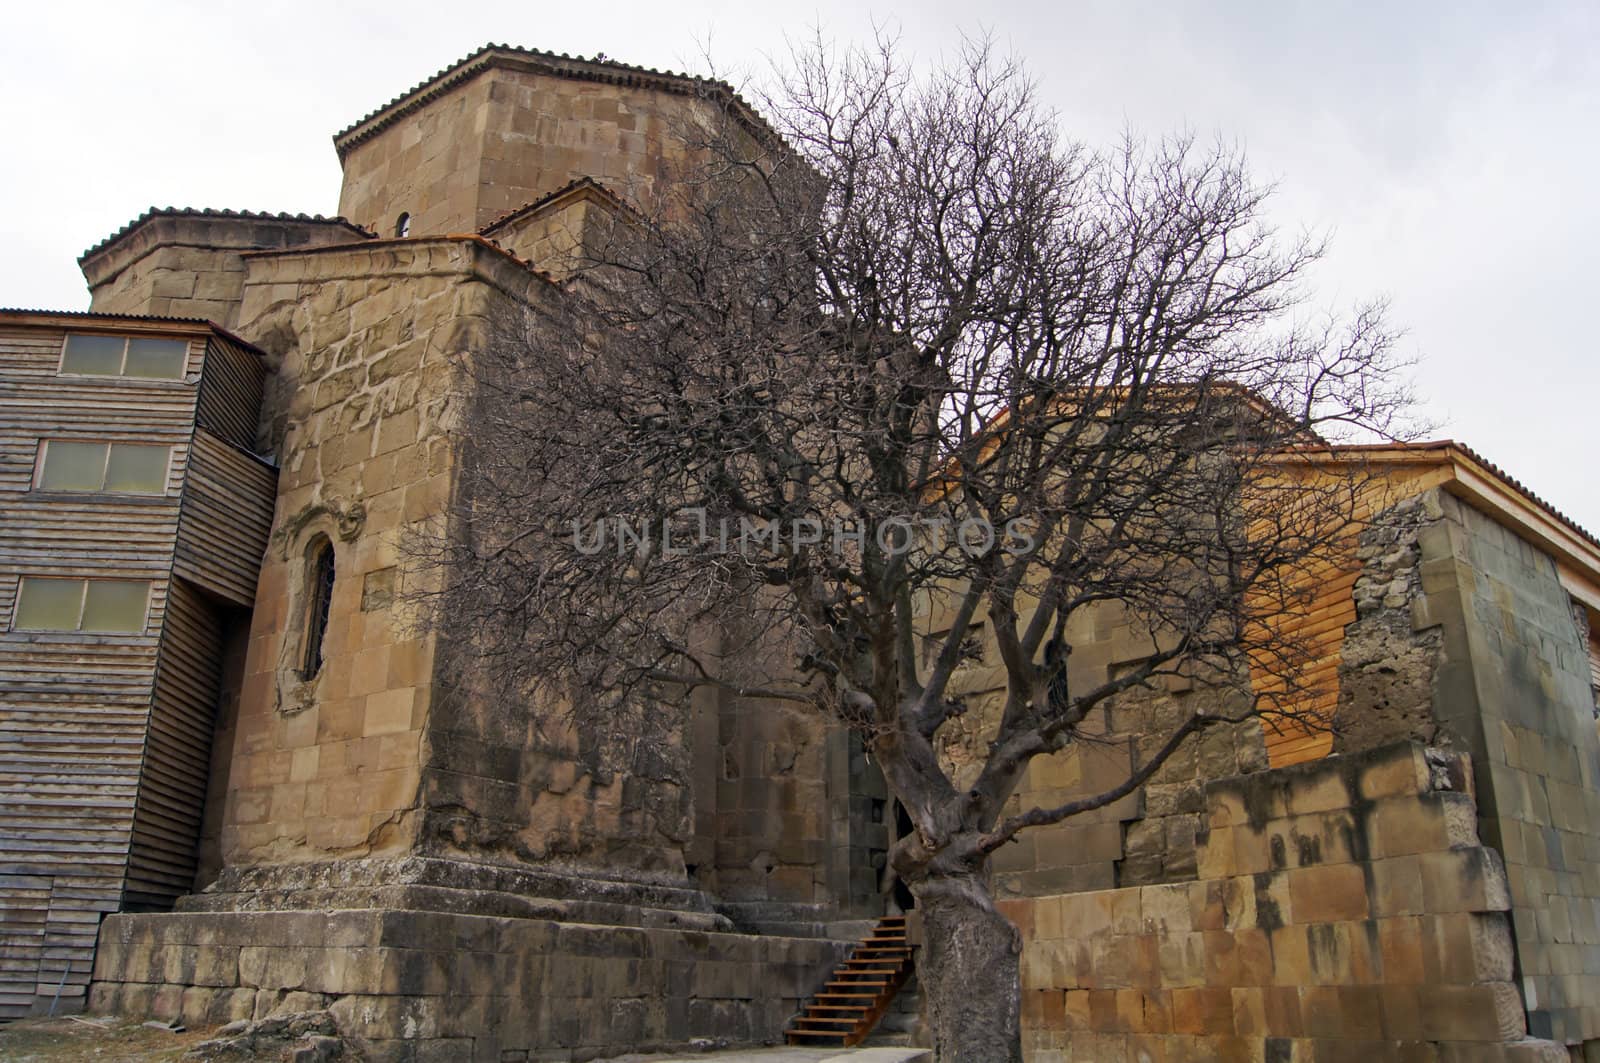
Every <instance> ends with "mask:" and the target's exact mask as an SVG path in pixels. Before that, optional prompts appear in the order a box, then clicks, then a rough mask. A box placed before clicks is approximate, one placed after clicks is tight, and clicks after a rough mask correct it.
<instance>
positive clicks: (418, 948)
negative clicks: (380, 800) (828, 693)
mask: <svg viewBox="0 0 1600 1063" xmlns="http://www.w3.org/2000/svg"><path fill="white" fill-rule="evenodd" d="M847 948H848V943H847V942H833V941H821V940H803V939H798V938H784V937H753V936H745V935H738V934H722V933H706V932H702V931H691V930H681V929H642V928H639V927H622V926H597V925H589V924H582V923H558V922H552V921H549V920H543V919H516V918H506V917H491V916H481V915H461V914H445V913H438V912H420V911H409V910H340V911H333V912H325V911H289V912H205V913H176V914H164V915H140V916H126V915H113V916H111V917H109V918H108V919H107V920H106V922H105V924H104V926H103V928H102V931H101V935H100V948H99V952H98V955H97V957H96V962H95V985H94V989H93V993H92V997H91V1001H90V1008H91V1010H92V1011H95V1012H109V1013H115V1014H119V1015H129V1016H151V1017H154V1018H158V1019H163V1020H171V1019H179V1020H182V1021H183V1022H185V1023H187V1024H189V1025H191V1026H195V1027H199V1026H204V1025H211V1024H220V1023H226V1022H230V1021H233V1020H236V1019H252V1018H256V1019H259V1018H266V1017H268V1016H272V1015H284V1014H291V1013H296V1012H304V1011H311V1010H322V1009H327V1010H328V1011H330V1012H331V1013H332V1016H333V1018H334V1020H335V1021H336V1022H337V1024H338V1027H339V1029H340V1032H341V1033H342V1034H344V1035H345V1036H347V1037H349V1038H352V1039H355V1040H357V1041H358V1043H359V1044H360V1045H361V1047H362V1048H363V1049H364V1051H365V1058H368V1059H371V1060H374V1061H377V1063H382V1061H389V1060H394V1061H400V1060H404V1061H406V1063H508V1061H513V1060H521V1061H527V1060H570V1059H594V1058H597V1057H601V1056H611V1055H617V1054H620V1053H622V1052H625V1051H630V1050H632V1051H649V1050H652V1049H661V1050H666V1049H672V1048H678V1049H681V1048H685V1047H689V1046H690V1045H692V1044H694V1043H696V1042H700V1043H701V1045H700V1046H701V1047H704V1043H705V1042H712V1043H723V1044H726V1043H739V1044H749V1043H755V1044H761V1043H771V1042H775V1041H778V1040H780V1039H781V1036H782V1029H783V1025H784V1023H786V1022H787V1021H788V1020H789V1018H791V1017H792V1016H793V1015H794V1014H795V1012H796V1011H798V1010H799V1007H800V1004H801V1001H802V1000H803V998H805V997H807V996H808V995H809V994H811V993H812V992H813V991H815V989H816V988H817V983H818V981H819V979H820V978H821V977H823V976H824V975H825V974H826V972H827V971H828V970H829V969H831V967H832V966H833V964H834V963H836V962H838V960H839V959H841V958H842V957H843V954H844V952H845V951H846V949H847Z"/></svg>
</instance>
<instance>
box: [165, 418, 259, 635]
mask: <svg viewBox="0 0 1600 1063" xmlns="http://www.w3.org/2000/svg"><path fill="white" fill-rule="evenodd" d="M277 485H278V473H277V470H276V469H274V468H273V467H272V466H270V465H268V464H266V463H265V462H263V461H261V460H260V459H259V458H256V457H255V456H254V455H252V454H249V453H246V452H244V451H242V450H240V449H238V448H236V447H232V446H229V445H228V444H227V443H225V442H223V441H222V440H221V439H219V438H217V437H216V436H214V435H212V434H211V433H210V432H208V431H206V430H205V429H203V428H202V429H199V430H197V431H196V432H195V434H194V445H193V448H192V449H191V452H190V459H189V473H188V477H187V480H186V481H185V484H184V489H183V516H182V520H181V522H180V526H179V531H178V542H177V554H176V560H175V564H174V568H173V571H174V572H175V573H176V574H177V575H179V576H182V577H183V578H185V579H189V580H193V581H194V582H195V583H197V584H199V585H200V586H201V587H204V588H205V589H206V590H208V591H211V592H213V593H215V594H219V595H221V596H222V597H224V598H226V599H227V600H228V601H230V602H233V603H235V604H236V605H250V604H252V603H254V601H255V597H256V579H257V577H258V576H259V575H260V574H261V557H262V555H263V554H265V553H266V550H267V535H268V533H269V532H270V531H271V530H272V510H273V505H274V504H275V502H276V500H277V491H278V486H277Z"/></svg>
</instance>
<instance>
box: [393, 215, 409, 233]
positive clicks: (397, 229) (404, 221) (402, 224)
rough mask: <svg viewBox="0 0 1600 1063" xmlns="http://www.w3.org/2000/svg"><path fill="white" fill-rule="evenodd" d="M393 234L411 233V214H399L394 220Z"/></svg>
mask: <svg viewBox="0 0 1600 1063" xmlns="http://www.w3.org/2000/svg"><path fill="white" fill-rule="evenodd" d="M394 234H395V235H396V236H410V235H411V215H409V214H401V215H400V216H399V217H398V218H396V219H395V220H394Z"/></svg>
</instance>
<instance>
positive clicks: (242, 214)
mask: <svg viewBox="0 0 1600 1063" xmlns="http://www.w3.org/2000/svg"><path fill="white" fill-rule="evenodd" d="M151 218H241V219H244V220H247V221H297V222H308V223H313V224H318V225H342V226H344V227H345V228H347V229H349V230H350V231H352V232H355V233H359V234H361V235H362V236H367V237H372V236H377V235H378V234H377V233H375V232H373V231H372V230H371V229H368V228H366V227H365V226H362V225H357V224H356V223H355V222H353V221H350V220H349V219H348V218H340V217H331V218H330V217H324V216H323V215H321V214H288V213H283V212H279V213H277V214H273V213H271V212H268V211H254V210H216V209H213V208H211V207H148V208H146V209H145V212H144V213H143V214H141V215H139V216H138V217H137V218H135V219H133V220H132V221H130V222H129V223H128V224H126V225H124V226H123V227H122V228H120V229H118V230H117V231H116V232H114V233H112V234H111V235H110V236H108V237H106V238H105V239H104V240H101V241H100V242H99V243H98V244H95V245H94V246H93V247H91V248H89V250H87V251H85V252H84V253H83V254H81V255H79V256H78V261H79V262H82V261H83V260H84V259H86V258H88V257H89V256H91V255H94V254H98V253H99V252H101V251H104V250H105V249H106V248H108V247H110V246H111V245H112V244H114V243H116V242H117V241H118V240H120V239H122V238H123V237H124V236H126V235H128V233H130V232H132V231H133V230H134V229H136V228H138V227H139V226H141V225H143V224H144V223H145V222H147V221H149V220H150V219H151Z"/></svg>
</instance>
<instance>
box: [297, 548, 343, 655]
mask: <svg viewBox="0 0 1600 1063" xmlns="http://www.w3.org/2000/svg"><path fill="white" fill-rule="evenodd" d="M305 559H306V562H305V564H306V567H305V606H304V609H303V610H302V617H301V623H300V654H299V658H300V659H299V661H297V662H296V665H295V675H296V678H298V679H299V680H300V681H301V682H303V683H311V682H314V681H315V680H316V679H317V677H318V676H320V675H321V674H322V669H323V666H324V665H326V664H327V663H328V654H327V642H328V627H329V625H330V623H331V622H332V619H333V588H334V584H335V583H337V581H338V579H339V556H338V554H337V553H336V552H335V550H334V548H333V540H332V539H331V538H329V537H328V536H326V535H318V536H316V537H315V538H314V539H312V540H311V544H310V547H309V548H308V549H307V551H306V554H305ZM324 568H326V577H324Z"/></svg>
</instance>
